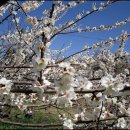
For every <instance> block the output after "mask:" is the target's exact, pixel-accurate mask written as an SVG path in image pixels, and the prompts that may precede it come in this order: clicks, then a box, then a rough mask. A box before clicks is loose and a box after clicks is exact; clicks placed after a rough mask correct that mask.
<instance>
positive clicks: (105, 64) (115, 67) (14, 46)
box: [0, 0, 130, 129]
mask: <svg viewBox="0 0 130 130" xmlns="http://www.w3.org/2000/svg"><path fill="white" fill-rule="evenodd" d="M86 2H88V1H83V0H82V1H68V2H62V1H54V2H52V5H51V8H50V9H49V10H43V16H42V17H41V18H38V17H37V16H31V15H29V13H30V12H31V11H34V10H36V9H37V8H39V7H40V6H41V5H42V4H44V1H25V2H20V1H12V0H11V1H8V2H7V3H6V4H4V5H2V6H1V7H0V19H1V20H0V24H2V23H4V21H5V20H7V19H8V18H11V22H12V23H13V24H14V25H15V29H14V30H13V31H9V32H8V33H7V34H3V35H1V36H0V62H1V63H0V95H1V97H0V107H1V108H0V109H1V111H2V113H6V111H5V109H4V108H5V107H6V106H8V107H11V108H12V109H13V108H15V107H17V108H19V109H20V110H21V111H26V113H28V114H30V113H33V110H34V108H36V107H37V108H39V107H43V111H44V108H49V107H55V108H56V109H57V110H58V109H64V108H71V109H74V110H75V111H74V112H72V113H67V112H65V113H62V114H61V113H59V119H60V122H59V123H58V124H57V123H54V124H44V123H42V124H29V123H27V124H26V123H20V122H12V121H8V120H4V118H0V122H2V123H6V124H13V125H21V126H31V127H43V128H44V127H45V128H49V127H60V126H63V128H64V129H74V128H81V129H82V128H84V129H85V128H86V129H88V128H94V129H101V128H102V129H103V128H104V129H105V128H106V129H107V128H120V129H130V121H129V119H130V118H129V116H130V105H129V101H130V100H129V95H130V54H129V52H126V51H124V46H125V44H126V43H127V41H128V39H129V37H130V34H128V33H127V30H126V31H122V32H121V34H120V35H119V36H117V37H113V38H111V37H110V38H109V39H108V40H106V41H101V42H98V43H95V44H93V45H92V46H84V48H83V49H82V50H79V51H78V52H75V53H74V54H72V55H69V56H68V57H59V58H58V59H55V58H54V57H53V56H54V55H57V54H60V53H63V52H65V51H68V50H69V49H70V48H71V44H70V45H68V46H67V47H65V48H63V49H61V50H51V49H50V45H51V44H53V39H54V38H57V36H58V35H60V34H69V33H80V32H94V31H105V30H112V29H115V28H118V27H120V26H123V25H125V24H127V23H128V22H130V18H126V19H125V20H123V21H120V22H116V23H114V24H113V25H109V26H106V25H100V26H99V27H92V28H91V27H89V26H87V27H86V28H80V27H79V24H78V23H79V21H81V20H82V19H84V18H86V17H87V16H89V15H91V14H92V13H97V12H99V11H103V10H104V9H105V8H107V7H109V6H111V5H112V4H114V3H115V2H117V1H103V2H101V3H100V6H96V4H95V3H93V4H92V8H91V10H90V11H83V12H81V13H79V14H77V16H76V18H75V19H74V20H70V21H66V22H65V23H63V24H62V25H61V24H59V25H58V24H56V23H57V22H58V21H59V20H61V19H62V18H63V17H64V15H65V14H66V13H67V12H68V11H69V10H71V9H72V8H76V7H77V6H78V5H81V4H86ZM7 13H9V14H7ZM21 13H22V14H24V15H25V19H26V20H25V21H26V22H25V24H28V26H27V28H26V29H24V30H22V28H21V26H20V19H21V18H20V14H21ZM5 15H6V17H5ZM117 43H118V44H119V47H118V48H117V50H116V52H115V53H113V52H111V51H110V49H111V47H113V46H114V45H115V44H117ZM98 49H99V50H100V51H99V53H98V54H95V53H96V50H98ZM90 52H91V53H90ZM2 113H0V115H1V116H0V117H2Z"/></svg>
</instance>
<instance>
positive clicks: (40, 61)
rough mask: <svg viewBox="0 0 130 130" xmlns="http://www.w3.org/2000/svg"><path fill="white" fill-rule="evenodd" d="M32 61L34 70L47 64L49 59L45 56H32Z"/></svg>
mask: <svg viewBox="0 0 130 130" xmlns="http://www.w3.org/2000/svg"><path fill="white" fill-rule="evenodd" d="M32 62H33V67H34V71H40V70H42V69H44V68H45V67H46V66H47V64H48V62H49V59H48V58H46V57H44V58H40V56H34V57H33V61H32Z"/></svg>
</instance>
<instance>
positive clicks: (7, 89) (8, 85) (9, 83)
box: [0, 78, 13, 94]
mask: <svg viewBox="0 0 130 130" xmlns="http://www.w3.org/2000/svg"><path fill="white" fill-rule="evenodd" d="M0 84H2V85H5V87H4V88H5V92H4V93H5V94H8V93H9V92H10V90H11V86H12V85H13V84H12V81H11V80H7V79H6V78H1V79H0Z"/></svg>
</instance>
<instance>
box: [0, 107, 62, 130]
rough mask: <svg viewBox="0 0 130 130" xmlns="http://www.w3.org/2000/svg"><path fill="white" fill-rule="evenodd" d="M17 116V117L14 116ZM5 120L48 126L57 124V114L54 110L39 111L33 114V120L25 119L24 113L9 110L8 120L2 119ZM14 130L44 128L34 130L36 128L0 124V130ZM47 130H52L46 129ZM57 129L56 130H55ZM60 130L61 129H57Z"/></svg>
mask: <svg viewBox="0 0 130 130" xmlns="http://www.w3.org/2000/svg"><path fill="white" fill-rule="evenodd" d="M17 114H19V116H18V117H16V115H17ZM4 119H5V120H10V121H14V122H20V123H43V124H49V123H59V122H60V121H59V118H58V113H57V112H56V110H55V109H48V110H39V111H35V112H34V113H33V118H29V119H28V118H25V117H24V113H23V112H20V111H19V110H18V109H14V110H11V114H10V118H9V119H8V118H4ZM10 129H11V130H12V129H13V130H16V129H24V130H31V129H32V130H39V129H40V130H43V129H44V128H42V127H40V128H36V127H22V126H16V125H9V124H4V123H0V130H10ZM46 129H47V130H49V129H52V128H46ZM55 129H57V128H55ZM59 129H62V128H59Z"/></svg>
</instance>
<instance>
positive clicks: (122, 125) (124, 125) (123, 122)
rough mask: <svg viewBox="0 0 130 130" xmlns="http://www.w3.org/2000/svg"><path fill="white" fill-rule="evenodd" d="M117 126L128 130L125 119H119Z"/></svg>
mask: <svg viewBox="0 0 130 130" xmlns="http://www.w3.org/2000/svg"><path fill="white" fill-rule="evenodd" d="M116 126H117V127H119V128H122V129H124V128H126V127H127V123H126V120H125V119H124V118H119V119H118V123H117V125H116Z"/></svg>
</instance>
